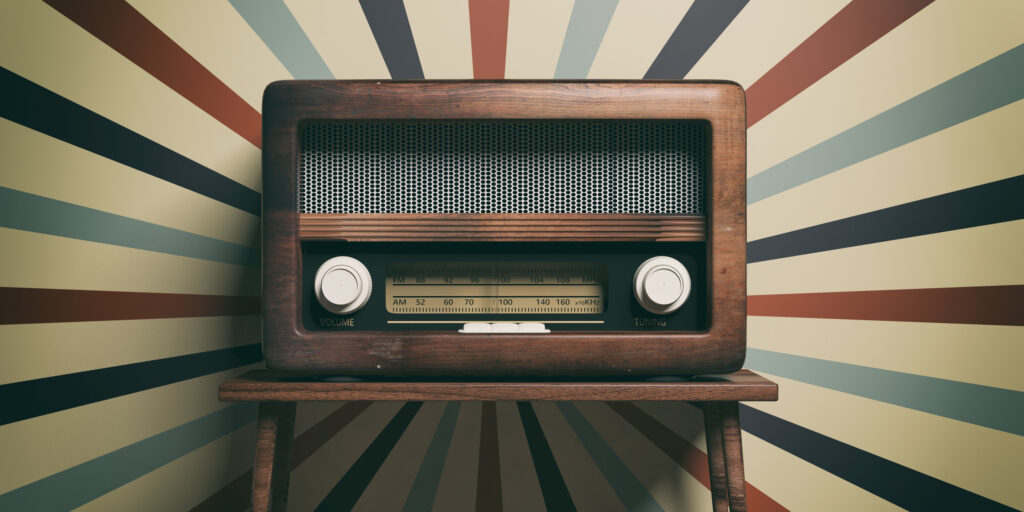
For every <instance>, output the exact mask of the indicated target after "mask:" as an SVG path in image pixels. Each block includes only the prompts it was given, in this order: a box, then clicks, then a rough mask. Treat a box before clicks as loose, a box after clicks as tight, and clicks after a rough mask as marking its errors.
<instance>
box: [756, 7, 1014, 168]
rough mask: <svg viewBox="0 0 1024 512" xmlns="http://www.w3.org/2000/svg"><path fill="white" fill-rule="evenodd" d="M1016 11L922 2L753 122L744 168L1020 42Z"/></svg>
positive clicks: (770, 160) (771, 160) (761, 164)
mask: <svg viewBox="0 0 1024 512" xmlns="http://www.w3.org/2000/svg"><path fill="white" fill-rule="evenodd" d="M1021 19H1024V2H1019V1H1016V0H992V1H989V2H935V3H934V4H932V5H930V6H928V7H926V8H924V9H922V10H921V12H919V13H917V14H915V15H914V16H913V17H911V18H910V19H909V20H907V21H906V22H904V23H903V24H901V25H900V26H898V27H896V28H895V29H893V30H892V31H891V32H889V33H888V34H886V35H885V36H883V37H882V38H880V39H879V40H878V41H877V42H875V43H874V44H873V45H871V46H869V47H867V48H865V49H864V50H863V51H861V52H860V53H858V54H857V55H855V56H854V57H853V58H851V59H850V60H849V61H847V62H846V63H845V64H843V65H842V66H840V67H839V68H838V69H836V70H834V71H832V72H831V73H829V74H828V75H826V76H825V77H824V78H822V79H821V80H819V81H818V82H817V83H815V84H814V85H812V86H810V87H808V88H807V90H805V91H804V92H802V93H800V94H799V95H798V96H796V97H795V98H793V99H792V100H790V101H789V102H788V103H786V104H785V105H783V106H782V107H780V108H779V109H778V110H776V111H775V112H773V113H772V114H770V115H769V116H768V117H766V118H764V119H763V120H762V121H761V122H759V123H757V124H756V125H754V126H753V127H752V128H751V129H750V132H749V136H748V138H747V142H748V148H747V149H748V161H747V169H748V173H749V174H750V175H754V174H757V173H759V172H761V171H763V170H764V169H766V168H768V167H769V166H771V165H774V164H776V163H778V162H780V161H782V160H784V159H786V158H788V157H790V156H793V155H794V154H796V153H798V152H800V151H802V150H804V149H807V148H809V147H811V146H813V145H814V144H817V143H818V142H821V141H823V140H825V139H827V138H830V137H832V136H833V135H836V134H837V133H839V132H841V131H843V130H846V129H847V128H850V127H851V126H853V125H855V124H857V123H860V122H861V121H864V120H866V119H868V118H871V117H873V116H875V115H876V114H878V113H880V112H882V111H884V110H886V109H889V108H891V107H893V106H895V105H897V104H899V103H902V102H903V101H906V100H908V99H910V98H912V97H914V96H916V95H918V94H920V93H922V92H924V91H925V90H927V89H930V88H932V87H934V86H936V85H939V84H940V83H942V82H945V81H946V80H949V79H950V78H953V77H954V76H956V75H958V74H960V73H963V72H964V71H967V70H968V69H971V68H973V67H975V66H977V65H979V64H981V63H983V62H985V61H987V60H989V59H991V58H993V57H995V56H997V55H999V54H1001V53H1003V52H1005V51H1007V50H1009V49H1011V48H1013V47H1015V46H1017V45H1019V44H1021V42H1024V39H1022V36H1021V31H1020V22H1019V20H1021ZM978 34H984V35H985V37H978ZM978 94H984V92H983V91H978ZM781 134H785V135H784V136H782V135H781Z"/></svg>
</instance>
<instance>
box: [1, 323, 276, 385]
mask: <svg viewBox="0 0 1024 512" xmlns="http://www.w3.org/2000/svg"><path fill="white" fill-rule="evenodd" d="M54 307H60V306H59V305H55V306H54ZM260 332H261V331H260V319H259V317H258V316H215V317H205V318H167V319H155V320H120V321H110V322H60V323H46V324H11V325H0V384H7V383H11V382H19V381H24V380H32V379H41V378H43V377H51V376H54V375H64V374H68V373H76V372H83V371H88V370H95V369H97V368H108V367H111V366H120V365H123V364H130V363H136V362H139V361H152V360H154V359H163V358H167V357H175V356H181V355H186V354H195V353H199V352H207V351H210V350H218V349H223V348H230V347H237V346H241V345H249V344H252V343H257V342H259V339H260ZM183 333H187V335H183Z"/></svg>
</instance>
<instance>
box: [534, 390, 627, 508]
mask: <svg viewBox="0 0 1024 512" xmlns="http://www.w3.org/2000/svg"><path fill="white" fill-rule="evenodd" d="M533 408H534V410H535V411H537V420H538V421H539V422H540V425H541V427H542V428H543V429H544V437H546V438H547V440H548V445H550V447H551V453H553V454H554V456H555V462H557V463H558V470H559V472H561V473H562V478H563V479H565V485H566V487H568V488H569V494H570V495H571V496H572V501H573V504H575V505H576V508H577V509H579V510H626V507H625V505H624V504H623V503H622V502H621V501H619V498H618V496H616V495H615V491H614V490H612V487H611V485H609V484H608V480H607V479H605V477H604V475H603V474H601V470H599V469H598V468H597V465H596V464H595V463H594V460H593V459H591V458H590V454H589V453H587V450H586V448H584V447H583V444H582V443H581V442H580V440H579V438H578V437H576V433H575V432H573V430H572V427H570V426H569V424H568V423H566V421H565V418H564V417H563V416H562V413H560V412H558V408H557V406H556V405H555V404H554V403H552V402H533Z"/></svg>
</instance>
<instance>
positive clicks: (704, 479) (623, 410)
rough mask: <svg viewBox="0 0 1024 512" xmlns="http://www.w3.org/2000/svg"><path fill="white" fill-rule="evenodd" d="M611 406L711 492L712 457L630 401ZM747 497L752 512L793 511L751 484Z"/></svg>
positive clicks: (748, 484) (610, 404)
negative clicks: (709, 459) (709, 467)
mask: <svg viewBox="0 0 1024 512" xmlns="http://www.w3.org/2000/svg"><path fill="white" fill-rule="evenodd" d="M608 406H609V407H611V408H612V410H614V411H615V412H617V413H618V414H619V416H622V418H623V419H624V420H626V421H627V422H628V423H629V424H630V425H633V428H635V429H637V430H638V431H639V432H640V433H641V434H643V435H644V437H646V438H647V439H648V440H650V441H651V442H652V443H654V445H655V446H657V447H658V448H659V449H660V450H661V451H662V452H664V453H665V455H668V456H669V458H671V459H672V460H673V461H675V462H676V464H679V466H680V467H682V468H683V469H684V470H686V472H687V473H689V474H690V475H692V476H693V478H696V479H697V481H698V482H700V483H701V485H703V486H704V487H706V488H708V489H711V477H710V473H709V472H708V456H707V455H706V454H705V453H704V452H702V451H700V449H698V448H697V447H696V446H694V445H692V444H690V442H689V441H687V440H686V439H684V438H683V437H682V436H680V435H679V434H677V433H675V432H673V431H672V429H670V428H668V427H667V426H665V424H664V423H661V422H660V421H658V420H657V419H655V418H654V417H653V416H651V415H650V414H647V413H646V412H644V411H643V410H642V409H640V408H639V407H637V406H636V405H633V404H631V403H629V402H608ZM746 494H747V507H748V508H749V510H751V511H752V512H788V510H789V509H787V508H786V507H783V506H782V505H780V504H779V503H778V502H777V501H775V500H773V499H772V498H771V497H770V496H768V495H767V494H765V493H763V492H761V490H760V489H758V488H757V487H754V486H753V485H750V482H747V484H746Z"/></svg>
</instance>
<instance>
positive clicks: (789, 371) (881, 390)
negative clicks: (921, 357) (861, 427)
mask: <svg viewBox="0 0 1024 512" xmlns="http://www.w3.org/2000/svg"><path fill="white" fill-rule="evenodd" d="M747 367H749V368H750V369H752V370H755V371H763V372H766V373H770V374H773V375H778V376H779V377H785V378H787V379H793V380H797V381H800V382H804V383H807V384H812V385H815V386H821V387H823V388H828V389H834V390H836V391H841V392H843V393H849V394H851V395H857V396H862V397H864V398H870V399H872V400H878V401H880V402H886V403H890V404H893V405H899V406H901V407H907V408H910V409H914V410H918V411H922V412H926V413H929V414H936V415H938V416H944V417H946V418H952V419H954V420H959V421H965V422H967V423H973V424H975V425H981V426H983V427H988V428H991V429H995V430H1002V431H1003V432H1009V433H1011V434H1017V435H1024V392H1020V391H1014V390H1010V389H1002V388H996V387H991V386H980V385H977V384H968V383H966V382H957V381H953V380H945V379H937V378H935V377H925V376H922V375H914V374H910V373H902V372H894V371H890V370H882V369H879V368H871V367H868V366H858V365H853V364H847V363H838V362H835V361H826V360H824V359H815V358H811V357H804V356H796V355H792V354H783V353H780V352H772V351H768V350H760V349H754V348H750V349H747Z"/></svg>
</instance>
